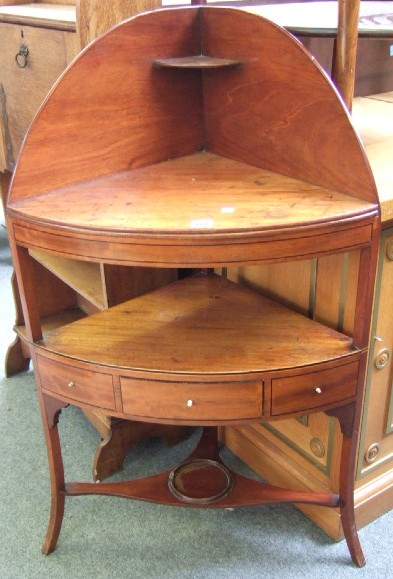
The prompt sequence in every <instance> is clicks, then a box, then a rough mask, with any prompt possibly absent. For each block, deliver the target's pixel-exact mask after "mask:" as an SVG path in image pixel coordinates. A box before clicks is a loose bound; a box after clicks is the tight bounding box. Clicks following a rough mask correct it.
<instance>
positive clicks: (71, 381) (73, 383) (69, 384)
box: [68, 380, 76, 388]
mask: <svg viewBox="0 0 393 579" xmlns="http://www.w3.org/2000/svg"><path fill="white" fill-rule="evenodd" d="M75 385H76V384H75V382H74V380H70V381H69V382H68V388H74V387H75Z"/></svg>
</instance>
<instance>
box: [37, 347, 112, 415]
mask: <svg viewBox="0 0 393 579" xmlns="http://www.w3.org/2000/svg"><path fill="white" fill-rule="evenodd" d="M37 364H38V372H39V376H40V381H41V385H42V387H43V388H44V389H46V390H49V391H51V392H54V393H57V394H61V395H62V396H65V397H66V398H69V399H70V400H76V401H79V402H85V403H86V404H91V405H92V406H99V407H100V408H108V409H110V410H115V395H114V389H113V380H112V376H111V375H110V374H100V373H99V372H92V371H89V370H82V369H80V368H75V367H74V366H69V365H67V364H62V363H60V362H55V361H53V360H49V359H48V358H44V357H43V356H40V355H38V356H37Z"/></svg>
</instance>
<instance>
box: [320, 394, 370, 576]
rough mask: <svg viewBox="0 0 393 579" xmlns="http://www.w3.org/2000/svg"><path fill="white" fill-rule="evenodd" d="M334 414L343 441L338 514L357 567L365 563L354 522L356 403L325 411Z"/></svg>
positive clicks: (330, 414)
mask: <svg viewBox="0 0 393 579" xmlns="http://www.w3.org/2000/svg"><path fill="white" fill-rule="evenodd" d="M326 414H328V415H329V416H335V417H336V418H337V419H338V421H339V423H340V427H341V432H342V434H343V443H342V449H341V461H340V501H341V505H340V514H341V524H342V527H343V532H344V537H345V540H346V542H347V545H348V549H349V552H350V554H351V557H352V561H353V562H354V563H356V565H358V566H359V567H363V566H364V565H365V563H366V559H365V557H364V554H363V551H362V547H361V545H360V541H359V536H358V532H357V529H356V522H355V505H354V486H355V463H356V450H357V430H358V427H357V426H356V423H357V422H358V420H356V403H355V402H353V403H352V404H347V405H346V406H341V407H339V408H335V409H333V410H329V411H327V412H326Z"/></svg>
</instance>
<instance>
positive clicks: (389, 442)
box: [358, 229, 393, 478]
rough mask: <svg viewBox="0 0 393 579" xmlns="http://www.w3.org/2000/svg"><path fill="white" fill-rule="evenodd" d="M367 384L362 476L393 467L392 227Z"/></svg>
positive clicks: (386, 238)
mask: <svg viewBox="0 0 393 579" xmlns="http://www.w3.org/2000/svg"><path fill="white" fill-rule="evenodd" d="M379 259H380V263H379V271H378V278H377V285H376V296H375V307H374V324H373V329H372V334H371V344H370V348H371V350H370V357H369V366H368V376H367V385H366V397H365V406H364V416H363V427H362V438H361V444H360V448H359V472H358V474H359V477H360V478H363V477H364V475H367V474H370V475H371V474H373V476H374V477H375V476H376V475H378V474H382V473H385V472H387V471H388V470H391V469H392V468H393V387H392V377H393V376H392V374H393V363H392V362H393V360H392V357H393V323H392V320H393V229H389V230H386V231H385V232H384V233H383V235H382V241H381V250H380V258H379Z"/></svg>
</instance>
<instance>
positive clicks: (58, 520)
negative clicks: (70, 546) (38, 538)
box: [41, 395, 66, 555]
mask: <svg viewBox="0 0 393 579" xmlns="http://www.w3.org/2000/svg"><path fill="white" fill-rule="evenodd" d="M41 404H42V416H43V422H44V430H45V438H46V445H47V451H48V462H49V472H50V485H51V508H50V516H49V524H48V530H47V533H46V537H45V540H44V543H43V545H42V552H43V553H44V554H45V555H49V554H50V553H52V551H54V549H55V548H56V543H57V539H58V537H59V534H60V530H61V525H62V522H63V515H64V502H65V494H64V491H65V481H64V467H63V458H62V454H61V446H60V438H59V432H58V428H57V423H58V417H59V414H60V411H61V409H62V408H63V407H64V406H66V404H65V403H64V402H60V401H59V400H55V399H53V398H50V397H48V396H45V395H42V396H41Z"/></svg>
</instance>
